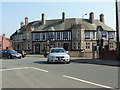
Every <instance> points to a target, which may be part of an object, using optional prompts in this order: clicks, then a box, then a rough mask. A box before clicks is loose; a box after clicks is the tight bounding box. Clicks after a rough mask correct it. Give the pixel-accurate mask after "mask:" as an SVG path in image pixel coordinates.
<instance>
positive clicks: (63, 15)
mask: <svg viewBox="0 0 120 90" xmlns="http://www.w3.org/2000/svg"><path fill="white" fill-rule="evenodd" d="M64 22H65V12H63V13H62V23H64Z"/></svg>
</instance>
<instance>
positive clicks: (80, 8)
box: [0, 0, 116, 37]
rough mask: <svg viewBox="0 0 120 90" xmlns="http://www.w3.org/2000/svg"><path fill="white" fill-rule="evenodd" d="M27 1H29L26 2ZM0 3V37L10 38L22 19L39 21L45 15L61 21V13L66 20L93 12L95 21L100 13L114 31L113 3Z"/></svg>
mask: <svg viewBox="0 0 120 90" xmlns="http://www.w3.org/2000/svg"><path fill="white" fill-rule="evenodd" d="M28 1H29V0H28ZM28 1H27V0H26V2H14V1H13V2H12V1H9V2H0V13H2V14H0V30H1V31H0V35H2V34H3V33H4V34H5V35H6V37H10V35H11V34H12V33H14V32H15V31H16V30H17V29H19V28H20V23H21V22H22V21H23V22H24V18H25V17H28V20H29V22H32V21H35V20H41V14H42V13H45V15H46V19H47V20H50V19H61V17H62V16H61V14H62V12H65V13H66V18H82V16H83V15H84V14H86V13H87V14H88V15H86V16H84V18H85V19H88V18H89V13H90V12H94V15H95V19H99V15H100V14H101V13H103V14H104V16H105V24H107V25H108V26H110V27H112V28H113V29H115V25H116V24H115V2H83V1H82V2H74V1H72V2H48V1H47V2H28Z"/></svg>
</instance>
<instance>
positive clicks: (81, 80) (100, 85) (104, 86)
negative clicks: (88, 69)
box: [63, 75, 114, 89]
mask: <svg viewBox="0 0 120 90" xmlns="http://www.w3.org/2000/svg"><path fill="white" fill-rule="evenodd" d="M63 77H65V78H69V79H73V80H77V81H80V82H84V83H88V84H92V85H96V86H99V87H103V88H110V89H114V88H113V87H110V86H106V85H102V84H97V83H94V82H90V81H86V80H83V79H78V78H75V77H71V76H67V75H63Z"/></svg>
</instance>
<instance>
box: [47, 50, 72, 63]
mask: <svg viewBox="0 0 120 90" xmlns="http://www.w3.org/2000/svg"><path fill="white" fill-rule="evenodd" d="M67 53H68V52H66V51H65V50H64V49H63V48H51V50H50V52H49V54H48V57H47V62H48V63H50V62H64V63H67V64H69V63H70V56H69V55H68V54H67Z"/></svg>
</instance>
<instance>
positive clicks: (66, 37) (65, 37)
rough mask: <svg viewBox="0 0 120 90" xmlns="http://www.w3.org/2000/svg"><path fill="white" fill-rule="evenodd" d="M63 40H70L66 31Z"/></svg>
mask: <svg viewBox="0 0 120 90" xmlns="http://www.w3.org/2000/svg"><path fill="white" fill-rule="evenodd" d="M63 39H65V40H66V39H68V32H66V31H64V32H63Z"/></svg>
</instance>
